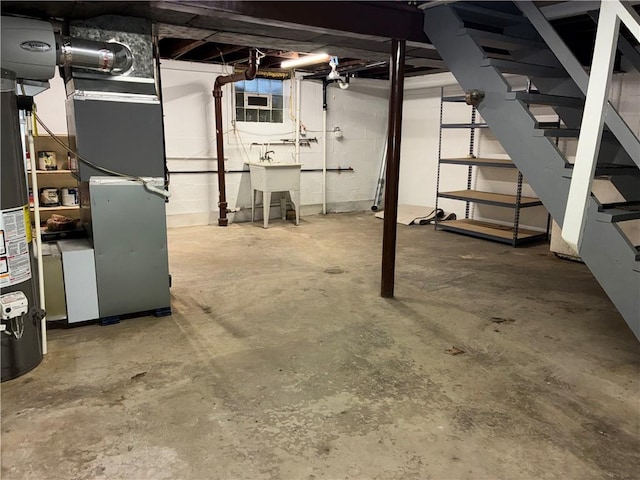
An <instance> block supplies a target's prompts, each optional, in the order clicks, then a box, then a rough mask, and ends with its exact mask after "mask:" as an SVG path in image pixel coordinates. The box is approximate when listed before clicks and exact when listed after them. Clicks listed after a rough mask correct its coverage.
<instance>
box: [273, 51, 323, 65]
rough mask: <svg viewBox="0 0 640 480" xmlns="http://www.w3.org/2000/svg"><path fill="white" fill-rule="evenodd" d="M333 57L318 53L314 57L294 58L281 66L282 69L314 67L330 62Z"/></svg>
mask: <svg viewBox="0 0 640 480" xmlns="http://www.w3.org/2000/svg"><path fill="white" fill-rule="evenodd" d="M330 58H331V55H329V54H328V53H317V54H314V55H306V56H304V57H300V58H293V59H291V60H285V61H284V62H282V63H281V64H280V68H285V69H289V68H297V67H304V66H306V65H313V64H315V63H322V62H328V61H329V59H330Z"/></svg>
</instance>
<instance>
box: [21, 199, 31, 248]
mask: <svg viewBox="0 0 640 480" xmlns="http://www.w3.org/2000/svg"><path fill="white" fill-rule="evenodd" d="M22 209H23V210H24V231H25V233H26V237H27V243H31V240H33V233H32V231H31V212H29V205H28V204H27V205H25V206H24V207H22Z"/></svg>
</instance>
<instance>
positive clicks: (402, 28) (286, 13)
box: [154, 0, 429, 44]
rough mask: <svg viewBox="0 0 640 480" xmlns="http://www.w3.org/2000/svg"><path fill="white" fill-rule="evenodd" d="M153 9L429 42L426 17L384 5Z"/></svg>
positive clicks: (225, 4)
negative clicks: (425, 24) (425, 29)
mask: <svg viewBox="0 0 640 480" xmlns="http://www.w3.org/2000/svg"><path fill="white" fill-rule="evenodd" d="M154 7H155V8H156V9H166V10H172V11H178V12H182V13H189V14H192V15H202V16H206V17H209V18H211V17H215V16H216V15H217V16H220V17H221V18H224V19H226V20H235V21H242V22H247V23H255V24H257V25H262V26H264V25H270V26H273V27H281V28H293V29H298V30H305V31H308V32H309V31H311V32H316V33H319V34H324V33H331V34H338V35H345V36H352V37H354V38H363V39H374V38H376V37H377V38H398V39H403V40H410V41H412V42H418V43H422V44H425V43H429V41H428V39H427V37H426V35H425V34H424V31H423V23H424V15H423V13H422V12H421V11H420V10H418V9H417V8H415V9H409V8H407V9H399V8H391V7H390V6H389V5H386V3H385V2H371V3H368V2H357V1H341V2H340V3H336V2H330V1H313V2H286V1H242V2H239V1H227V0H215V1H212V0H209V1H194V0H182V1H176V0H164V1H158V2H154ZM356 19H357V21H356Z"/></svg>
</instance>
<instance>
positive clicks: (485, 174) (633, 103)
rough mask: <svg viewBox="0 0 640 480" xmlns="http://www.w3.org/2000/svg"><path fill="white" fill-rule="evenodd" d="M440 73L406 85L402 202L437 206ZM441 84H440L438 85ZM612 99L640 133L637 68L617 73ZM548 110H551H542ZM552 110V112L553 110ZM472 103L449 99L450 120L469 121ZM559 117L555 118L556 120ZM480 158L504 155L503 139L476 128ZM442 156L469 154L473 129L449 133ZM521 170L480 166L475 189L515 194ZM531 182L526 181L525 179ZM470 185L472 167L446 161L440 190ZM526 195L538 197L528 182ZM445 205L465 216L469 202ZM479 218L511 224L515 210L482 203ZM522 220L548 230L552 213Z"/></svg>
mask: <svg viewBox="0 0 640 480" xmlns="http://www.w3.org/2000/svg"><path fill="white" fill-rule="evenodd" d="M435 77H436V75H431V76H426V77H423V79H422V78H416V79H410V80H412V83H415V84H417V85H420V84H423V85H426V87H425V88H410V89H405V94H404V98H405V101H404V113H403V124H402V158H401V164H400V189H399V203H401V204H402V203H406V204H413V205H424V206H431V207H432V206H434V205H435V195H436V176H437V167H438V134H439V114H440V87H439V86H438V85H437V83H438V82H434V81H431V80H430V79H435ZM438 81H439V82H440V83H441V84H444V85H448V86H446V87H445V88H446V90H445V91H446V92H447V94H448V95H454V94H457V93H461V90H457V89H456V87H452V86H451V83H452V80H451V78H449V77H447V76H442V77H440V78H438ZM509 81H510V83H511V84H512V86H514V87H515V88H519V89H524V88H525V86H526V82H524V81H523V80H522V79H518V78H513V77H511V78H510V79H509ZM434 84H435V85H434ZM610 100H611V102H612V103H613V105H614V106H615V107H616V109H617V110H618V111H619V112H620V114H621V115H622V117H623V118H624V119H625V121H626V122H627V124H628V125H629V126H630V128H631V129H632V130H633V131H634V132H635V133H636V135H639V136H640V74H639V73H638V72H635V71H632V72H629V73H618V74H615V75H614V77H613V85H612V89H611V95H610ZM537 113H542V114H544V113H545V111H543V110H541V111H540V112H537ZM547 113H548V112H547ZM469 115H470V114H469V107H467V106H465V105H464V104H454V103H448V104H445V105H444V122H445V123H447V122H450V123H454V122H456V123H460V122H467V121H469ZM553 119H555V117H554V118H553ZM476 139H477V140H478V149H477V151H476V154H477V155H478V156H489V157H494V158H500V157H504V158H506V157H507V156H506V155H505V154H504V151H503V150H502V147H501V146H500V143H499V142H498V141H497V140H496V139H495V137H494V136H493V135H492V133H491V131H490V130H484V129H483V130H476ZM442 144H443V147H442V157H443V158H444V157H455V156H465V155H466V154H467V152H468V144H469V132H468V131H467V130H444V131H443V142H442ZM560 148H561V150H563V151H564V152H565V153H566V154H567V155H568V156H569V157H570V158H571V155H573V154H575V140H565V141H561V143H560ZM515 178H516V177H515V172H513V171H510V170H506V169H492V168H482V169H476V174H474V177H473V180H472V188H476V189H479V190H485V189H486V190H489V191H495V192H498V193H514V182H515ZM525 180H526V179H525ZM464 188H466V167H462V166H453V165H443V166H442V170H441V176H440V189H441V190H442V191H447V190H462V189H464ZM523 195H532V196H535V192H533V190H532V189H531V188H530V187H529V186H528V185H525V187H524V189H523ZM439 206H440V207H441V208H443V209H445V210H446V211H451V212H454V213H456V214H457V215H458V216H459V217H463V216H464V202H460V201H455V200H448V199H441V200H440V202H439ZM472 214H473V215H474V218H478V219H496V220H499V221H502V222H505V223H509V222H511V220H512V218H513V211H512V210H510V209H504V208H497V207H489V206H484V205H476V206H475V209H472ZM521 224H522V226H523V227H531V228H537V229H540V228H544V227H545V224H546V213H545V212H544V209H543V208H537V207H536V208H531V209H523V210H522V217H521Z"/></svg>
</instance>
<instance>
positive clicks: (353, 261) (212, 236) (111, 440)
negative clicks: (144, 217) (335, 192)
mask: <svg viewBox="0 0 640 480" xmlns="http://www.w3.org/2000/svg"><path fill="white" fill-rule="evenodd" d="M381 232H382V222H381V221H380V220H377V219H375V218H373V215H371V214H342V215H329V216H326V217H325V216H313V217H307V218H304V219H303V221H302V223H301V225H300V226H298V227H295V226H293V225H292V224H289V223H285V222H282V221H274V222H273V223H270V228H269V229H268V230H264V229H262V228H261V227H260V226H258V224H255V225H251V224H236V225H231V226H229V227H228V228H226V229H223V228H219V227H215V226H211V227H193V228H181V229H174V230H171V231H170V233H169V237H170V257H171V271H172V274H173V284H174V286H173V288H172V305H173V310H174V314H173V315H172V316H171V317H166V318H159V319H156V318H153V317H146V318H139V319H131V320H126V321H124V322H122V323H120V324H118V325H113V326H109V327H100V326H97V325H94V326H85V327H79V328H72V329H66V330H54V331H52V332H50V338H51V342H50V353H49V355H48V356H47V358H46V360H45V361H44V363H43V364H42V365H41V366H40V367H38V368H37V369H36V370H34V371H33V372H31V373H30V374H27V375H25V376H24V377H22V378H19V379H17V380H14V381H10V382H7V383H4V384H3V385H2V476H3V478H7V479H13V478H15V479H18V478H33V479H42V478H77V479H89V478H110V479H111V478H126V479H132V478H140V479H147V478H149V479H151V478H152V479H163V478H167V479H169V478H202V479H205V478H206V479H231V478H234V479H235V478H237V479H334V478H348V479H369V478H371V479H401V478H402V479H412V478H414V479H462V478H469V479H479V478H486V479H488V478H491V479H495V478H505V479H514V478H518V479H520V478H535V479H555V478H562V479H591V478H593V479H596V478H597V479H602V478H612V479H632V478H637V474H638V472H639V471H640V415H639V402H640V395H639V389H640V383H639V375H638V374H639V373H640V371H639V367H640V349H639V348H638V343H637V341H636V339H635V338H634V337H633V334H632V333H631V332H630V331H629V330H628V328H627V326H626V325H625V323H624V321H623V320H622V319H621V318H620V316H619V315H618V313H617V312H616V310H615V308H614V307H613V306H612V304H611V303H610V302H609V300H608V299H607V298H606V296H605V295H604V293H603V292H602V290H601V289H600V287H599V286H598V285H597V283H596V281H595V280H594V279H593V277H592V276H591V275H590V273H589V271H588V270H587V269H586V267H585V266H584V265H582V264H578V263H573V262H568V261H562V260H558V259H556V258H555V257H554V256H553V255H552V254H550V253H549V252H548V250H547V248H546V247H545V246H544V245H542V246H535V247H527V248H522V249H512V248H509V247H506V246H502V245H498V244H495V243H490V242H485V241H482V240H477V239H471V238H466V237H462V236H458V235H455V234H451V233H445V232H434V230H433V229H432V227H424V226H411V227H405V226H399V232H398V239H399V249H398V269H397V276H396V280H397V283H396V298H395V299H392V300H384V299H382V298H380V297H379V295H378V292H379V276H380V252H381ZM452 346H456V347H458V348H459V349H461V350H463V351H464V353H463V354H459V355H448V354H447V353H446V352H445V350H447V349H448V348H450V347H452Z"/></svg>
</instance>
